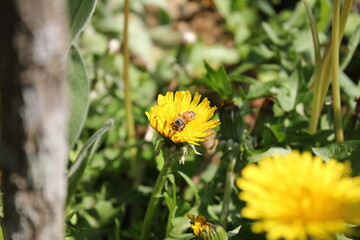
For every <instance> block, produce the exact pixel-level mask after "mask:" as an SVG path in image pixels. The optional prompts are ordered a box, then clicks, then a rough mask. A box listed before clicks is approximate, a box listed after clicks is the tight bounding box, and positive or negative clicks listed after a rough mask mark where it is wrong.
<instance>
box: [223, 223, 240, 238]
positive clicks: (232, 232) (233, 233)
mask: <svg viewBox="0 0 360 240" xmlns="http://www.w3.org/2000/svg"><path fill="white" fill-rule="evenodd" d="M240 229H241V225H240V226H238V227H237V228H235V229H233V230H231V231H229V232H227V233H226V234H227V236H228V238H231V237H233V236H235V235H237V234H238V233H239V231H240Z"/></svg>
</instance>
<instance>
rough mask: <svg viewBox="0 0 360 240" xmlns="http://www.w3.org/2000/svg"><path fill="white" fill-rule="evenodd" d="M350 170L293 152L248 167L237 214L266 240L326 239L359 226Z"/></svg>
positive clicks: (356, 188) (358, 184)
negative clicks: (241, 205)
mask: <svg viewBox="0 0 360 240" xmlns="http://www.w3.org/2000/svg"><path fill="white" fill-rule="evenodd" d="M350 172H351V168H350V166H349V164H347V163H346V164H344V163H340V162H337V161H336V160H334V159H330V160H329V161H328V162H324V161H323V160H321V159H320V158H318V157H313V156H312V155H311V154H310V153H307V152H305V153H302V154H301V153H299V152H297V151H293V152H292V153H290V154H288V155H285V156H275V157H266V158H264V159H262V160H261V161H260V162H259V164H258V165H255V164H250V165H248V166H247V167H245V168H244V169H243V171H242V178H239V179H237V186H238V187H239V188H240V189H242V192H241V193H240V194H239V198H240V199H241V200H244V201H245V202H246V206H245V207H244V208H243V209H242V211H241V213H242V215H243V216H244V217H246V218H250V219H255V220H256V221H255V223H254V224H253V226H252V230H253V231H254V232H256V233H260V232H267V235H266V236H267V239H280V238H283V239H285V240H290V239H291V240H295V239H304V240H305V239H308V237H311V238H313V239H330V238H331V237H333V235H334V234H336V233H339V232H343V233H346V232H349V231H350V230H349V228H348V226H347V224H348V223H351V224H360V178H359V177H354V178H351V177H350V176H349V174H350Z"/></svg>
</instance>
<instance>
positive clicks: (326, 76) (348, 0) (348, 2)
mask: <svg viewBox="0 0 360 240" xmlns="http://www.w3.org/2000/svg"><path fill="white" fill-rule="evenodd" d="M352 3H353V0H345V2H344V6H343V8H342V10H341V15H340V26H339V35H338V38H339V43H340V42H341V40H342V38H343V36H344V30H345V25H346V22H347V19H348V16H349V13H350V10H351V6H352ZM337 48H339V46H338V47H337ZM331 52H332V39H330V41H329V43H328V44H327V46H326V49H325V53H324V56H323V59H322V63H321V74H320V76H321V80H320V86H319V90H320V94H319V95H320V98H319V103H318V105H319V106H320V108H318V109H316V111H317V113H314V111H315V110H313V115H312V116H315V119H314V120H313V121H314V123H315V124H316V126H315V129H316V127H317V124H318V122H319V117H320V113H321V106H323V104H324V101H325V96H326V93H327V91H328V89H329V86H330V80H331V77H330V73H331V70H330V69H331V61H330V59H331ZM315 94H316V93H315ZM314 98H315V96H314ZM309 131H310V129H309Z"/></svg>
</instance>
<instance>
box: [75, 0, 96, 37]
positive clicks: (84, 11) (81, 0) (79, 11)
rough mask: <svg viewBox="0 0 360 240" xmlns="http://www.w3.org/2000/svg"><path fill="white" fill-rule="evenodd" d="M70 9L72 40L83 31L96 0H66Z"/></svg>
mask: <svg viewBox="0 0 360 240" xmlns="http://www.w3.org/2000/svg"><path fill="white" fill-rule="evenodd" d="M68 4H69V10H70V32H71V37H72V40H74V39H75V38H76V37H77V36H78V35H79V34H80V32H82V31H83V29H84V26H85V24H86V23H87V22H88V21H89V19H90V17H91V16H92V14H93V12H94V10H95V6H96V0H68Z"/></svg>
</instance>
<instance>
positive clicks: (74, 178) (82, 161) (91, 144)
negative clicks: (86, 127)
mask: <svg viewBox="0 0 360 240" xmlns="http://www.w3.org/2000/svg"><path fill="white" fill-rule="evenodd" d="M113 124H114V120H112V119H110V120H108V121H107V122H106V123H105V124H104V126H103V127H102V128H101V129H99V130H98V131H97V132H95V133H94V134H93V135H92V136H91V137H90V138H89V139H88V140H87V142H86V143H85V144H84V147H83V148H82V149H81V151H80V153H79V155H78V156H77V158H76V161H75V163H74V164H73V165H72V167H71V168H70V170H69V174H68V195H67V203H69V201H70V199H71V197H72V195H73V194H74V192H75V190H76V188H77V185H78V183H79V182H80V179H81V177H82V175H83V174H84V172H85V169H86V166H87V163H88V161H89V159H90V158H91V156H92V154H93V153H94V151H95V149H96V147H97V143H98V142H99V141H100V138H101V136H102V135H104V133H106V132H107V131H108V130H109V129H110V128H111V126H112V125H113ZM90 148H91V151H90V152H88V150H89V149H90Z"/></svg>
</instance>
